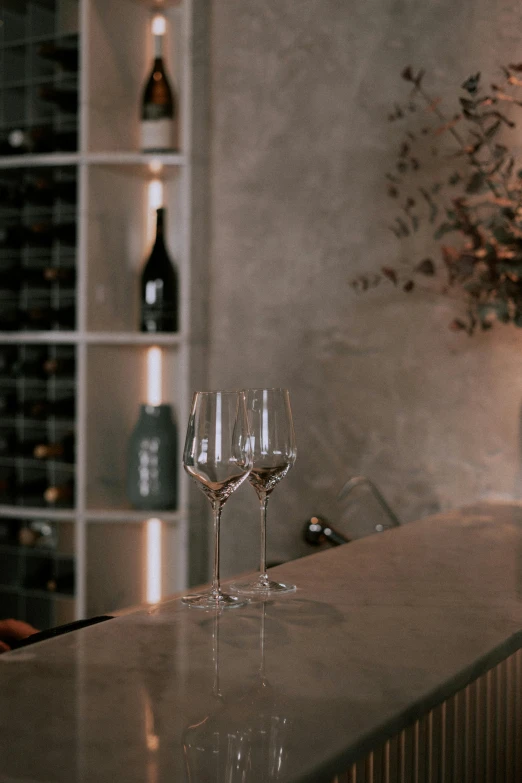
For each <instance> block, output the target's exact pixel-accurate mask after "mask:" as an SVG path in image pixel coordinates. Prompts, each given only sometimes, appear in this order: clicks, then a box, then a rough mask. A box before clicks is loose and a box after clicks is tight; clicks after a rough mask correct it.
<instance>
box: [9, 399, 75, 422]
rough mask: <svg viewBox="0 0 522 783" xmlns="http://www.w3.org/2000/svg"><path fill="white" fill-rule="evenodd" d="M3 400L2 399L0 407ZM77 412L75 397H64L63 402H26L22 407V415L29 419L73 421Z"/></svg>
mask: <svg viewBox="0 0 522 783" xmlns="http://www.w3.org/2000/svg"><path fill="white" fill-rule="evenodd" d="M1 400H2V398H1V397H0V405H1ZM75 412H76V400H75V398H74V397H64V398H63V399H61V400H26V401H25V402H24V404H23V406H22V413H23V415H24V416H26V417H27V418H28V419H47V418H49V417H50V416H53V417H54V418H56V419H73V418H74V416H75ZM0 415H1V409H0Z"/></svg>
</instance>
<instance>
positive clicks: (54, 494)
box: [43, 480, 74, 505]
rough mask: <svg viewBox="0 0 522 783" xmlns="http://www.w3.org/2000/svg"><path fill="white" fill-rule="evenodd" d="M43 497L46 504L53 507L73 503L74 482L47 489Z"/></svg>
mask: <svg viewBox="0 0 522 783" xmlns="http://www.w3.org/2000/svg"><path fill="white" fill-rule="evenodd" d="M43 496H44V500H45V501H46V503H49V504H52V505H59V504H66V503H71V502H72V500H73V498H74V482H73V481H72V480H71V481H67V482H66V483H65V484H58V485H56V486H52V487H47V489H46V490H45V492H44V495H43Z"/></svg>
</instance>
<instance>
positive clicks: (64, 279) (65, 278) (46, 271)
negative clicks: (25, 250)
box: [0, 266, 76, 287]
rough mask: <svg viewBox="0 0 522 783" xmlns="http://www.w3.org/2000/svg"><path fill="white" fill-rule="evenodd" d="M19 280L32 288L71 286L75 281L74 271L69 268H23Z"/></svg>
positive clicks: (72, 268)
mask: <svg viewBox="0 0 522 783" xmlns="http://www.w3.org/2000/svg"><path fill="white" fill-rule="evenodd" d="M20 279H21V281H22V282H23V283H24V284H26V285H28V286H34V287H38V286H45V287H47V286H49V285H51V284H52V283H60V284H61V285H65V284H66V285H73V284H74V282H75V280H76V270H75V269H74V267H70V266H44V267H23V268H22V269H21V271H20ZM0 280H1V272H0Z"/></svg>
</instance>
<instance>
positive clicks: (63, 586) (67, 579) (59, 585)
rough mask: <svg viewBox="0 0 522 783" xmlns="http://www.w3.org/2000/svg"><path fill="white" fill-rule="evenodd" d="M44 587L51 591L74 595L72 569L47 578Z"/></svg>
mask: <svg viewBox="0 0 522 783" xmlns="http://www.w3.org/2000/svg"><path fill="white" fill-rule="evenodd" d="M46 589H47V590H49V592H52V593H61V594H62V595H74V571H73V570H72V569H71V570H67V571H64V572H63V573H60V574H57V575H56V576H54V577H52V578H51V579H48V581H47V585H46Z"/></svg>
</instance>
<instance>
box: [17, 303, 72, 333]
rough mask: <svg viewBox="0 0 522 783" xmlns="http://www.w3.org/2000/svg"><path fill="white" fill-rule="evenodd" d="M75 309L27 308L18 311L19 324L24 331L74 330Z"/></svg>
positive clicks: (70, 307) (69, 307)
mask: <svg viewBox="0 0 522 783" xmlns="http://www.w3.org/2000/svg"><path fill="white" fill-rule="evenodd" d="M75 322H76V308H75V307H74V306H73V305H70V306H68V307H60V308H58V309H55V308H52V307H37V306H35V307H29V308H28V309H27V310H22V311H20V323H21V324H22V327H23V328H25V329H44V330H45V329H54V328H58V329H74V327H75Z"/></svg>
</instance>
